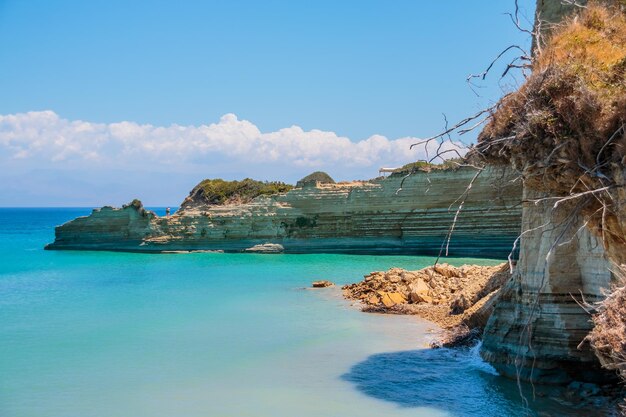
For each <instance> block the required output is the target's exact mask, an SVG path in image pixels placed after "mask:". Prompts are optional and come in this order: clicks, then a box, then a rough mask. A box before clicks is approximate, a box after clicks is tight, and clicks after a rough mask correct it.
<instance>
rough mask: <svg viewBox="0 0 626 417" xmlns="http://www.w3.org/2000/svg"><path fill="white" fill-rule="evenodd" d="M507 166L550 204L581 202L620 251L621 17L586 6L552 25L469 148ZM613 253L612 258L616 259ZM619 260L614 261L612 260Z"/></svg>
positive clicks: (624, 28) (625, 48) (625, 28)
mask: <svg viewBox="0 0 626 417" xmlns="http://www.w3.org/2000/svg"><path fill="white" fill-rule="evenodd" d="M471 153H472V155H473V156H474V157H477V158H480V159H482V160H484V161H486V162H488V163H491V164H505V165H509V164H512V165H513V167H514V168H515V169H517V170H518V171H519V172H521V174H522V176H523V178H524V182H525V185H526V186H527V187H530V188H533V189H535V190H539V191H545V192H546V193H547V194H548V197H547V199H548V200H551V201H554V205H555V207H556V206H557V205H559V204H560V203H561V202H564V201H570V200H576V201H577V202H581V213H582V214H583V215H584V216H586V217H587V218H588V219H589V222H590V225H591V226H593V227H594V228H595V229H596V230H597V231H598V233H600V234H601V235H602V238H603V241H604V243H605V246H607V247H609V246H613V247H616V248H621V249H623V248H626V238H625V236H624V231H625V226H626V223H625V222H624V209H626V204H624V182H625V173H624V165H625V163H626V15H625V14H624V12H623V11H622V9H621V8H620V7H619V6H615V7H614V8H610V7H606V6H601V5H600V4H590V5H589V6H588V7H587V8H585V9H583V11H582V12H581V13H580V14H578V15H575V16H573V17H571V18H570V19H569V20H567V21H566V22H565V23H564V24H563V25H562V27H560V28H559V29H558V30H556V31H555V32H554V34H553V36H552V37H551V39H550V40H549V41H548V43H547V45H546V46H545V47H544V48H543V49H542V50H541V53H539V54H538V55H537V56H536V57H535V59H534V61H533V72H532V75H530V77H529V78H528V79H527V81H526V83H525V84H524V85H523V86H522V87H521V88H520V89H519V90H518V91H517V92H514V93H512V94H509V95H507V96H506V97H504V98H503V99H502V100H501V101H500V103H499V104H498V105H497V107H496V109H495V111H494V112H493V113H492V114H491V117H490V121H489V123H488V124H487V126H486V127H485V129H484V130H483V131H482V133H481V134H480V136H479V139H478V144H477V146H476V147H475V148H474V149H473V150H472V152H471ZM621 249H618V250H616V251H615V255H616V256H617V257H618V259H616V261H617V263H618V264H619V263H623V262H624V259H623V257H622V256H621V255H620V254H621V253H623V252H624V251H623V250H621ZM619 258H621V259H619Z"/></svg>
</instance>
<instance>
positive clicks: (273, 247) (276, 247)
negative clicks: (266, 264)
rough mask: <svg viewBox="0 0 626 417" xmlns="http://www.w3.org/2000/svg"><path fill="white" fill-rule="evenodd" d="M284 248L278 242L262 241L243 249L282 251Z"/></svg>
mask: <svg viewBox="0 0 626 417" xmlns="http://www.w3.org/2000/svg"><path fill="white" fill-rule="evenodd" d="M284 251H285V248H284V247H283V245H280V244H278V243H264V244H262V245H254V246H252V247H251V248H248V249H246V250H245V252H248V253H283V252H284Z"/></svg>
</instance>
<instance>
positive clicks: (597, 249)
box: [481, 189, 611, 384]
mask: <svg viewBox="0 0 626 417" xmlns="http://www.w3.org/2000/svg"><path fill="white" fill-rule="evenodd" d="M543 196H545V194H540V193H538V192H536V191H533V190H531V189H526V191H525V200H526V201H529V200H533V199H537V198H540V197H543ZM553 205H554V203H553V202H552V201H551V200H547V201H544V202H543V203H539V204H534V203H532V202H529V203H526V204H525V205H524V208H523V210H522V212H523V214H522V229H523V230H525V231H528V232H527V233H525V234H524V236H523V238H522V241H521V248H520V259H519V261H518V263H517V266H516V268H515V272H514V274H513V277H512V279H511V281H509V283H508V284H507V286H506V287H505V288H504V289H503V290H502V295H501V296H500V300H499V302H498V303H497V304H496V307H495V311H494V313H493V314H492V316H491V318H490V320H489V322H488V325H487V327H486V329H485V332H484V335H483V347H482V352H481V353H482V355H483V357H484V358H485V359H487V360H488V361H490V362H491V363H492V364H493V365H494V366H495V367H496V369H498V371H499V372H500V373H502V374H504V375H506V376H509V377H513V378H515V377H517V376H520V377H521V378H522V379H526V380H533V381H536V382H541V383H554V384H558V383H566V382H569V381H571V380H573V379H575V380H586V381H595V382H598V381H600V382H601V381H602V378H604V376H605V375H604V373H603V372H601V371H600V369H599V368H600V367H599V363H598V361H597V359H596V358H595V356H594V354H593V352H592V351H591V349H589V348H588V347H584V348H582V347H581V348H579V347H578V346H579V344H580V343H581V342H582V341H583V339H584V338H585V336H586V335H587V334H588V333H589V331H590V330H591V329H592V323H591V322H590V320H589V318H590V317H589V314H588V313H587V311H586V310H585V309H583V308H582V307H581V306H580V304H579V303H583V302H585V301H586V302H588V303H594V302H597V301H598V300H601V299H602V298H604V291H605V290H606V289H607V288H609V287H610V284H611V273H610V271H609V268H608V266H609V264H608V262H607V260H606V256H605V251H604V249H603V246H602V242H601V241H600V240H599V239H598V238H597V237H596V235H595V234H594V233H593V232H592V231H590V230H589V229H587V228H585V225H584V221H585V220H584V219H583V218H581V217H575V218H570V217H569V214H570V213H571V212H572V210H573V203H572V204H566V205H563V206H559V207H558V208H557V210H553ZM546 224H548V225H550V226H548V227H544V225H546ZM563 237H564V238H563Z"/></svg>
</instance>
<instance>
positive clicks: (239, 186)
mask: <svg viewBox="0 0 626 417" xmlns="http://www.w3.org/2000/svg"><path fill="white" fill-rule="evenodd" d="M292 188H293V186H292V185H289V184H285V183H283V182H277V181H272V182H268V181H255V180H253V179H250V178H246V179H244V180H241V181H225V180H223V179H221V178H217V179H206V180H204V181H202V182H201V183H200V184H198V185H197V186H196V188H194V190H193V191H192V196H194V195H195V196H198V197H200V198H201V199H202V200H203V202H205V203H207V204H214V205H222V204H227V203H229V202H239V203H247V202H250V201H251V200H252V199H254V198H255V197H258V196H260V195H273V194H279V193H286V192H287V191H289V190H291V189H292Z"/></svg>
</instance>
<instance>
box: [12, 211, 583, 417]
mask: <svg viewBox="0 0 626 417" xmlns="http://www.w3.org/2000/svg"><path fill="white" fill-rule="evenodd" d="M88 213H89V210H87V209H0V416H2V417H96V416H97V417H126V416H128V417H144V416H146V417H148V416H149V417H159V416H164V417H165V416H167V417H174V416H180V417H195V416H219V417H222V416H237V417H240V416H254V417H265V416H268V417H269V416H272V417H276V416H305V417H306V416H320V417H322V416H323V417H332V416H342V417H349V416H359V417H368V416H372V417H373V416H383V415H384V416H523V415H537V414H536V412H537V411H538V410H542V412H543V413H544V414H542V415H576V412H575V411H574V412H572V413H571V414H569V413H568V412H566V411H564V409H561V408H559V406H558V404H556V403H552V402H550V401H545V402H543V403H534V404H533V407H534V409H533V410H530V411H528V410H527V411H525V410H524V409H523V407H522V405H521V399H520V397H519V394H518V393H517V388H516V387H515V384H514V383H513V382H511V381H507V380H503V379H502V378H499V377H498V376H496V375H495V374H494V372H493V370H492V369H491V368H490V367H489V366H488V365H486V364H484V363H482V362H481V361H480V360H479V359H478V358H477V355H476V352H474V351H449V350H435V351H433V350H427V349H425V347H426V346H427V345H428V343H429V341H430V340H431V339H432V337H433V335H432V330H433V326H432V325H430V324H428V323H427V322H424V321H420V320H419V319H416V318H414V317H400V316H382V315H375V314H364V313H361V312H359V311H358V310H357V309H355V308H354V307H352V306H350V305H349V304H348V303H347V302H345V301H344V300H343V299H342V298H341V294H340V292H339V290H338V289H328V290H326V289H325V290H305V289H303V288H304V287H307V286H308V285H310V282H311V281H313V280H317V279H330V280H332V281H334V282H337V283H338V284H343V283H348V282H353V281H357V280H359V279H361V277H362V275H363V274H366V273H368V272H370V271H373V270H382V269H387V268H389V267H392V266H399V267H406V268H412V269H417V268H421V267H424V266H427V265H428V264H429V263H430V262H432V258H424V257H376V256H344V255H253V254H209V253H197V254H175V255H174V254H171V255H150V254H126V253H106V252H63V251H43V250H42V248H43V246H44V244H46V243H48V242H50V241H51V240H52V239H53V227H54V226H55V225H57V224H61V223H63V222H65V221H67V220H69V219H71V218H74V217H76V216H77V215H83V214H88ZM466 261H467V262H470V261H471V262H477V261H475V260H464V259H457V260H454V263H456V264H461V263H464V262H466ZM482 263H494V261H482ZM545 413H548V414H545ZM588 415H590V414H588Z"/></svg>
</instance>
